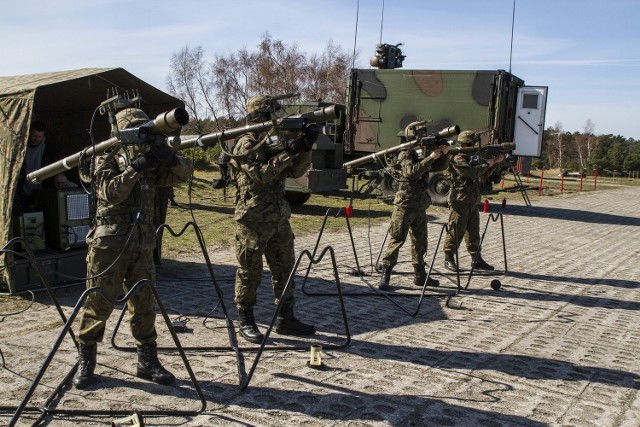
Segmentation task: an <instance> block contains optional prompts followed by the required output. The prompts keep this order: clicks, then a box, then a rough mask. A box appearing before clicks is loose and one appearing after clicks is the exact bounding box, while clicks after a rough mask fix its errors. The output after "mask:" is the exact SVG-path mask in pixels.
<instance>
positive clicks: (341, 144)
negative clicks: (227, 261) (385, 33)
mask: <svg viewBox="0 0 640 427" xmlns="http://www.w3.org/2000/svg"><path fill="white" fill-rule="evenodd" d="M404 59H405V56H404V55H402V51H401V49H400V48H399V45H389V44H380V45H378V46H377V47H376V55H375V56H374V57H373V58H372V59H371V61H370V63H371V65H372V66H373V67H376V68H369V69H353V70H352V71H351V76H350V80H349V83H348V87H347V95H346V105H345V109H344V113H343V114H341V115H340V116H339V117H338V118H337V119H336V120H335V121H334V122H333V123H330V124H329V125H330V126H327V127H326V130H325V132H324V135H321V137H320V138H319V139H318V141H317V143H316V145H315V146H314V152H313V158H312V167H311V169H310V170H309V172H308V174H307V175H306V176H304V177H302V178H300V179H298V180H297V183H290V187H289V189H290V190H295V187H296V184H297V185H298V186H299V187H300V188H302V189H300V188H299V189H298V191H299V194H300V195H299V196H296V195H295V193H294V191H291V192H290V193H289V194H290V195H291V198H290V201H292V202H294V203H296V202H297V203H300V202H302V203H304V201H306V199H308V195H306V196H305V190H304V189H305V188H306V189H308V190H306V191H307V192H309V191H310V192H314V193H315V192H324V191H330V190H337V189H341V188H347V184H348V182H347V181H348V176H347V170H346V169H345V168H343V167H342V166H343V165H344V164H345V163H349V162H352V161H353V160H357V159H360V158H363V157H365V156H370V155H371V154H372V153H376V152H379V151H382V150H385V149H388V148H390V147H393V146H395V145H398V144H400V143H401V139H400V137H399V136H398V135H399V132H402V131H403V130H404V129H405V128H406V126H407V125H408V124H410V123H412V122H414V121H418V120H425V121H427V124H428V132H429V133H431V132H433V133H437V132H439V131H441V130H443V129H445V128H448V127H450V126H452V125H457V126H459V127H460V129H461V130H463V131H464V130H473V131H476V132H478V133H481V144H482V145H489V144H497V143H501V142H515V143H516V150H515V151H514V154H519V155H521V156H536V155H539V153H540V147H541V144H542V133H543V129H544V115H545V107H546V94H547V88H546V87H544V86H525V84H524V81H523V80H522V79H520V78H519V77H516V76H514V75H513V74H511V73H509V72H507V71H504V70H468V71H465V70H410V69H401V68H402V65H403V61H404ZM320 106H323V104H313V103H303V104H298V105H289V106H287V109H288V112H289V113H292V114H295V113H297V112H304V111H308V110H310V109H313V108H318V107H320ZM452 139H453V138H452ZM509 166H510V165H509V164H505V165H504V167H503V168H502V169H500V170H498V171H496V173H495V174H494V175H493V176H492V177H491V179H490V180H488V181H487V182H486V183H484V190H486V191H489V190H491V186H492V184H495V183H498V182H500V180H501V175H502V174H503V173H504V171H505V170H507V169H508V167H509ZM384 167H385V165H384V163H383V162H381V161H377V162H367V163H364V164H361V165H358V167H357V168H354V169H353V170H352V171H350V172H352V173H355V174H357V176H358V177H359V178H361V179H366V180H368V181H370V182H371V183H372V184H373V185H374V186H375V187H377V189H378V190H379V193H380V194H381V195H382V197H383V198H385V199H387V200H391V199H393V193H394V191H395V188H396V183H395V182H394V179H393V178H392V177H391V176H390V175H389V174H386V173H384ZM448 191H449V185H448V183H447V181H446V179H445V178H444V176H443V174H442V173H441V172H440V173H433V174H432V175H431V176H430V179H429V194H430V196H431V199H432V201H433V203H434V204H437V205H446V202H447V194H448ZM307 194H308V193H307Z"/></svg>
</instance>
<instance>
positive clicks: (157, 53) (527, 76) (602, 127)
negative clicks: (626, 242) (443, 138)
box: [0, 0, 640, 139]
mask: <svg viewBox="0 0 640 427" xmlns="http://www.w3.org/2000/svg"><path fill="white" fill-rule="evenodd" d="M513 5H514V2H513V0H485V1H478V0H460V1H455V0H454V1H442V0H440V1H434V0H405V1H400V0H385V1H382V0H360V1H359V2H358V0H321V1H320V0H297V1H291V0H272V1H266V0H262V1H254V0H235V1H228V0H226V1H218V0H182V1H175V0H174V1H165V0H155V1H132V0H126V1H123V0H91V1H86V0H57V1H50V0H23V1H20V2H15V3H12V6H11V7H5V8H3V11H2V14H0V28H2V31H3V34H4V38H3V42H2V43H1V44H0V57H1V58H2V62H1V63H0V75H2V76H10V75H19V74H34V73H40V72H48V71H60V70H70V69H76V68H87V67H122V68H125V69H126V70H127V71H129V72H131V73H133V74H135V75H136V76H138V77H140V78H142V79H143V80H146V81H147V82H149V83H151V84H153V85H154V86H157V87H158V88H160V89H163V90H166V77H167V75H168V73H169V63H170V57H171V55H172V54H173V53H176V52H178V51H179V50H181V49H182V48H184V47H185V46H189V47H192V48H193V47H197V46H202V48H203V49H204V50H205V54H207V55H208V56H209V57H212V56H213V54H214V53H229V52H233V51H236V50H238V49H240V48H243V47H247V48H248V49H249V50H253V49H254V48H255V46H256V45H257V44H258V43H259V41H260V40H261V38H262V35H263V34H265V33H266V32H269V33H270V34H271V36H272V37H273V38H274V39H280V40H282V41H284V42H285V43H286V44H289V45H292V44H297V45H298V47H299V48H300V50H301V51H303V52H306V53H313V52H321V51H322V50H323V49H324V47H325V46H326V44H327V42H328V41H329V40H331V41H332V42H333V43H334V44H337V45H340V46H341V47H342V48H343V49H344V50H346V51H349V52H351V51H353V50H354V48H355V49H356V50H357V51H359V53H360V60H359V64H356V65H357V66H361V67H368V60H369V57H370V56H371V55H372V54H373V53H374V49H375V45H376V44H377V43H379V42H380V41H382V42H383V43H390V44H397V43H403V44H404V45H403V46H402V49H403V52H404V53H405V55H406V56H407V59H406V60H405V63H404V68H407V69H463V70H467V69H504V70H509V69H510V70H511V71H512V72H513V74H515V75H517V76H518V77H520V78H522V79H524V80H525V82H526V83H527V84H529V85H535V86H548V87H549V99H548V106H547V115H546V122H545V127H550V126H555V125H556V124H561V125H562V129H563V130H565V131H569V132H573V131H582V130H583V128H584V126H585V124H586V123H587V120H588V119H590V120H591V121H592V122H593V123H594V125H595V133H596V134H614V135H622V136H624V137H626V138H634V139H640V25H639V23H638V20H639V18H640V1H637V0H609V1H602V0H555V1H551V0H535V1H534V0H528V1H525V0H516V3H515V20H513V22H514V35H513V52H512V55H510V49H511V27H512V18H513V10H514V8H513ZM383 6H384V8H383ZM356 22H357V27H356ZM356 29H357V31H356Z"/></svg>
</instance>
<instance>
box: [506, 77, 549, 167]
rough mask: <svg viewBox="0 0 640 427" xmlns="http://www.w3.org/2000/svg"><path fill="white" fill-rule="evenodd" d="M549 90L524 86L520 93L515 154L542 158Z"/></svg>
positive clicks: (514, 138)
mask: <svg viewBox="0 0 640 427" xmlns="http://www.w3.org/2000/svg"><path fill="white" fill-rule="evenodd" d="M547 90H548V87H547V86H523V87H521V88H520V90H519V91H518V103H517V106H516V117H515V131H514V135H513V142H515V143H516V149H515V150H513V154H515V155H518V156H532V157H540V152H541V150H542V134H543V131H544V117H545V112H546V108H547Z"/></svg>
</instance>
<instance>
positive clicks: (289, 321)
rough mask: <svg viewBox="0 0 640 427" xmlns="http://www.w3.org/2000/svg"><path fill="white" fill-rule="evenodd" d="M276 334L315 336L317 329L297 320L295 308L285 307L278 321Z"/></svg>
mask: <svg viewBox="0 0 640 427" xmlns="http://www.w3.org/2000/svg"><path fill="white" fill-rule="evenodd" d="M276 332H277V333H278V334H280V335H296V336H305V335H313V334H315V333H316V327H315V326H313V325H308V324H306V323H302V322H301V321H299V320H298V319H296V317H295V315H294V314H293V307H283V308H282V309H281V310H280V313H279V314H278V319H277V320H276Z"/></svg>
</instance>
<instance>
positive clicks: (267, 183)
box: [229, 133, 311, 222]
mask: <svg viewBox="0 0 640 427" xmlns="http://www.w3.org/2000/svg"><path fill="white" fill-rule="evenodd" d="M265 136H266V134H262V135H257V134H255V133H246V134H244V135H242V136H240V137H239V138H238V140H237V141H236V143H235V145H234V146H233V150H232V153H233V154H234V156H233V157H231V159H230V160H229V165H230V166H231V173H232V174H233V178H234V179H235V181H236V189H237V191H236V210H235V216H234V219H235V220H236V221H239V220H242V221H254V222H271V221H277V220H279V219H280V218H289V217H291V208H290V207H289V203H288V202H287V200H286V199H285V198H284V187H285V181H286V179H287V178H289V177H291V178H299V177H301V176H302V175H304V173H305V172H306V171H307V169H309V166H311V151H309V152H303V153H300V154H298V155H297V156H293V155H291V154H290V153H288V152H286V151H284V150H282V151H280V152H279V153H275V154H273V155H267V151H266V150H265V146H266V144H263V145H259V144H258V143H259V141H261V140H262V139H261V138H264V137H265Z"/></svg>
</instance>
